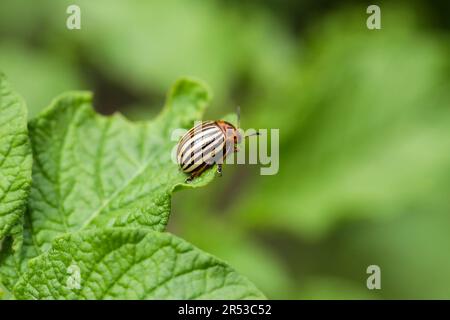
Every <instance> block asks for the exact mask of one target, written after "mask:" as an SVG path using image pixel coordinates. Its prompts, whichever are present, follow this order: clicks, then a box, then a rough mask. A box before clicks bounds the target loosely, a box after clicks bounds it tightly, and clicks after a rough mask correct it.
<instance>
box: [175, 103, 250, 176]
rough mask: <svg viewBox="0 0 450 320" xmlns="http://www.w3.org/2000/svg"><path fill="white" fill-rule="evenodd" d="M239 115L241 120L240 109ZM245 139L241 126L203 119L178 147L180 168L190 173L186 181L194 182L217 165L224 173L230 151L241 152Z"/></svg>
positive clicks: (219, 170)
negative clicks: (239, 150) (241, 132)
mask: <svg viewBox="0 0 450 320" xmlns="http://www.w3.org/2000/svg"><path fill="white" fill-rule="evenodd" d="M237 116H238V123H239V118H240V117H239V109H238V111H237ZM238 127H239V125H238ZM255 134H256V135H258V133H255ZM241 140H242V137H241V134H240V132H239V130H238V128H236V127H235V126H234V125H233V124H231V123H230V122H227V121H224V120H216V121H203V122H201V123H200V124H198V125H196V126H194V127H193V128H191V129H190V130H189V131H188V132H186V133H185V134H184V135H183V136H182V137H181V139H180V141H179V143H178V147H177V162H178V164H179V166H180V169H181V171H183V172H184V173H187V174H190V176H189V178H187V179H186V181H187V182H190V181H192V180H193V179H194V178H195V177H198V176H200V175H201V174H202V173H203V172H204V171H205V170H206V169H208V168H209V167H211V166H213V165H214V164H217V173H218V175H219V176H221V175H222V164H223V161H224V160H225V158H226V157H227V156H228V155H229V154H230V153H232V152H237V151H238V147H237V145H238V144H239V143H241Z"/></svg>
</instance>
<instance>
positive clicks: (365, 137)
mask: <svg viewBox="0 0 450 320" xmlns="http://www.w3.org/2000/svg"><path fill="white" fill-rule="evenodd" d="M76 3H77V4H79V5H80V7H81V12H82V29H81V30H73V31H69V30H67V29H66V28H65V19H66V17H67V15H66V14H65V10H66V8H67V6H68V5H69V4H73V2H71V1H68V0H62V1H58V2H57V3H55V1H53V0H40V1H39V5H36V6H32V7H30V6H29V4H28V3H26V2H23V1H16V0H3V1H0V39H1V40H0V69H2V70H4V71H7V74H8V75H9V77H10V79H11V80H12V82H13V83H14V85H15V88H16V89H17V91H18V92H21V94H23V96H24V97H25V98H26V101H27V102H28V104H27V105H28V107H29V114H30V115H32V116H33V115H35V114H36V112H37V111H38V110H41V109H42V107H44V106H45V105H46V104H47V102H48V101H49V99H50V98H51V97H54V96H55V94H59V93H60V92H62V91H64V90H68V89H71V90H73V89H77V90H79V89H84V88H90V89H93V90H94V91H95V97H96V101H94V106H95V107H98V110H100V111H101V112H106V113H110V112H112V111H114V110H120V112H122V113H124V114H126V115H127V116H129V115H130V114H133V117H134V119H138V120H143V119H149V118H151V117H153V115H155V114H157V113H158V112H159V110H158V109H157V108H156V107H155V106H158V105H160V104H162V100H163V96H164V93H165V90H166V88H167V87H168V86H169V84H170V83H171V82H172V81H173V79H176V78H177V77H178V76H180V75H185V74H188V75H193V76H198V77H200V78H202V79H204V80H205V81H206V82H207V83H209V84H210V85H211V87H212V89H213V91H214V92H215V93H216V96H215V99H214V101H215V103H214V104H213V105H211V107H210V108H208V111H207V112H208V113H207V116H206V117H205V119H216V118H219V117H220V116H221V115H222V114H224V113H227V112H229V111H234V109H235V106H236V105H240V106H241V110H242V119H241V120H242V121H241V124H242V126H243V127H244V128H247V127H254V128H278V129H280V171H279V173H278V174H277V175H276V176H265V177H261V176H260V175H259V174H258V168H257V166H225V168H224V175H223V177H222V178H221V179H216V181H213V182H212V183H210V184H209V185H208V188H196V189H195V190H190V192H180V193H176V195H175V196H174V197H173V205H172V208H171V211H172V214H171V218H170V223H169V225H168V230H169V231H170V232H172V233H174V234H177V235H179V236H182V237H183V238H184V239H186V240H188V241H190V242H192V243H193V244H195V245H197V246H198V247H199V248H201V249H202V250H205V251H207V252H210V253H212V254H214V255H216V256H218V257H220V258H222V259H224V260H225V261H228V262H230V263H231V264H232V265H233V267H234V268H236V270H238V271H239V272H241V273H242V274H245V275H247V276H248V277H249V279H250V280H251V281H253V282H254V283H256V284H257V285H258V287H260V288H261V289H263V291H264V293H265V294H267V296H268V297H270V298H295V299H296V298H305V299H308V298H333V299H334V298H336V299H339V298H400V299H402V298H430V297H434V298H448V297H449V294H448V288H446V284H447V283H449V281H450V280H449V279H450V272H449V270H450V268H449V265H450V255H448V254H447V253H446V252H447V251H448V250H447V243H448V242H449V241H450V240H449V236H448V232H447V230H448V228H449V225H450V221H449V220H448V212H450V208H449V206H448V194H449V193H450V192H449V190H450V176H449V172H450V171H449V169H450V168H449V165H450V159H449V153H448V152H447V150H448V149H449V144H450V140H449V137H450V134H449V128H450V125H449V124H450V119H449V108H448V106H449V101H450V95H449V92H450V90H449V88H450V85H449V84H450V78H449V74H450V73H449V72H448V70H450V65H449V60H448V58H447V57H448V56H449V49H450V47H449V46H448V43H450V42H449V41H448V40H449V35H450V33H449V29H448V27H449V26H448V23H442V22H448V19H447V17H446V16H445V14H444V13H445V12H446V10H444V8H443V7H442V6H441V7H440V6H439V5H434V4H433V5H432V4H431V3H429V2H426V1H418V2H414V4H412V3H410V2H405V1H403V2H398V3H395V4H393V3H384V2H383V3H381V4H379V5H380V7H381V11H382V14H381V19H382V29H381V30H368V29H367V28H366V25H365V22H366V18H367V14H366V12H365V9H366V6H364V5H360V4H357V3H355V2H352V3H346V4H342V5H341V4H340V3H337V2H334V3H333V5H328V4H324V3H323V2H321V1H301V2H299V1H282V2H276V3H275V2H274V1H269V2H267V1H266V2H261V1H260V2H250V3H249V2H242V1H241V2H239V1H232V2H227V3H225V2H224V1H220V0H219V1H211V2H208V3H207V4H205V3H204V1H199V0H169V1H164V2H162V1H146V2H144V1H139V0H131V1H127V2H114V3H112V2H111V1H106V0H99V1H87V0H80V1H76ZM18 16H20V17H21V19H17V18H16V17H18ZM289 18H290V19H289ZM442 19H443V20H442ZM152 106H153V107H152ZM116 117H117V116H114V117H113V118H116ZM94 118H95V119H96V120H94V119H90V121H91V122H95V123H96V125H95V127H96V128H98V127H99V126H100V128H101V123H103V122H105V121H107V120H105V119H109V118H104V117H101V116H95V117H94ZM119 118H120V117H119ZM100 119H101V120H100ZM33 121H34V120H33ZM47 121H48V119H47ZM124 122H125V123H127V121H124ZM124 127H127V128H128V126H127V125H125V126H124ZM95 132H97V131H95ZM130 132H133V130H130ZM86 135H89V134H88V133H86V134H84V136H86ZM95 136H96V135H95V134H94V137H95ZM43 141H44V140H42V143H43ZM48 141H52V140H48ZM41 146H43V144H42V145H41ZM87 146H90V145H89V144H87ZM42 155H43V156H44V154H42ZM47 155H48V154H47ZM88 155H89V154H88ZM88 155H87V156H88ZM88 169H91V168H88ZM88 172H89V171H88ZM85 175H86V174H85ZM87 181H88V182H89V181H91V180H90V179H88V180H87ZM88 185H89V184H88ZM36 190H37V189H36ZM81 191H82V190H81ZM95 191H97V190H95ZM51 194H52V197H54V193H51ZM90 197H92V198H93V200H94V201H95V200H96V199H95V198H96V197H97V194H96V193H94V194H93V195H90V196H89V199H90ZM62 203H64V201H63V202H62ZM82 205H83V204H81V203H78V204H76V206H75V207H81V206H82ZM84 205H86V204H84ZM63 208H64V207H63ZM69 209H73V203H71V207H70V208H69ZM53 212H59V211H58V210H56V211H53ZM110 214H112V211H111V212H109V213H108V214H106V215H104V216H103V215H102V217H104V218H105V219H106V220H108V221H109V222H111V223H113V222H114V223H116V225H122V224H120V223H119V224H118V220H117V219H116V217H115V216H112V215H110ZM119 216H122V215H121V213H119ZM125 216H126V214H125ZM52 217H56V215H52ZM143 217H148V216H147V215H143V216H142V218H141V219H144V218H143ZM25 218H26V219H25V233H24V245H23V248H24V249H22V250H21V251H20V252H16V254H15V255H14V256H15V257H16V258H15V259H12V257H13V255H12V248H11V245H12V242H11V241H12V239H10V238H8V237H7V238H6V239H5V240H4V242H3V248H4V249H3V250H2V251H1V252H0V261H2V262H1V263H3V265H7V266H9V268H3V269H2V270H0V272H6V271H11V270H12V271H13V272H12V273H9V276H4V277H3V278H2V280H3V281H8V282H9V284H8V285H7V284H6V283H5V287H7V288H11V287H12V286H13V285H14V283H15V282H16V280H17V274H16V271H18V272H19V273H22V272H24V271H25V270H26V263H23V262H24V261H27V259H28V258H29V257H33V256H36V255H38V254H39V252H34V250H37V249H39V250H41V249H40V248H39V246H34V245H33V237H31V235H32V234H33V232H32V227H34V224H33V223H32V222H33V221H34V220H33V217H31V216H29V215H26V217H25ZM41 218H42V217H41ZM41 218H38V221H39V223H41V222H42V219H41ZM72 219H75V221H74V222H75V224H74V225H73V228H72V229H71V230H74V231H75V230H77V228H78V227H77V226H76V224H77V223H79V221H76V220H77V219H78V216H72ZM152 219H153V218H152ZM81 220H82V219H81ZM127 221H128V220H127ZM140 222H142V221H135V222H133V224H132V225H133V226H137V227H139V228H141V227H144V228H148V229H151V227H152V224H151V223H150V224H149V223H148V220H147V221H145V223H144V224H141V223H140ZM101 223H103V221H102V222H101ZM124 225H126V224H124ZM44 227H45V228H46V231H45V232H41V233H40V236H39V241H40V245H41V246H42V248H43V250H44V251H46V250H47V247H48V246H49V245H50V243H51V242H52V236H51V235H50V233H48V231H51V230H49V229H48V228H49V224H48V223H46V224H45V226H44ZM90 227H95V225H92V226H90ZM59 233H60V232H59V231H58V232H56V233H55V234H59ZM36 243H37V241H36ZM26 248H29V249H31V250H27V249H26ZM21 256H22V257H21ZM5 257H8V258H7V259H6V258H5ZM374 263H375V264H379V265H380V266H381V268H382V290H380V291H377V292H374V291H371V292H368V291H367V288H366V287H365V279H366V274H365V270H366V267H367V266H368V265H369V264H374ZM255 265H258V268H257V269H255V268H254V266H255ZM0 269H1V268H0Z"/></svg>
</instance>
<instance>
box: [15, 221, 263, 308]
mask: <svg viewBox="0 0 450 320" xmlns="http://www.w3.org/2000/svg"><path fill="white" fill-rule="evenodd" d="M15 295H16V297H18V298H22V299H246V298H247V299H261V298H264V296H263V295H262V294H261V293H260V292H259V291H258V289H256V288H255V287H254V285H253V284H251V283H250V282H249V281H248V280H247V279H245V278H243V277H242V276H240V275H238V274H237V273H236V272H235V271H234V270H232V269H231V268H230V267H228V266H227V265H226V264H224V263H223V262H221V261H219V260H217V259H215V258H214V257H212V256H210V255H209V254H206V253H204V252H202V251H200V250H199V249H197V248H195V247H193V246H192V245H190V244H188V243H187V242H185V241H184V240H181V239H179V238H177V237H175V236H173V235H171V234H168V233H161V232H155V231H149V230H144V229H129V228H110V229H108V228H107V229H102V230H88V231H82V232H79V233H73V234H70V235H66V236H63V237H61V238H59V239H57V240H55V241H54V243H53V247H52V249H50V250H49V251H48V252H47V253H45V254H43V255H41V256H39V257H38V258H36V259H33V260H31V262H30V269H29V271H28V272H26V273H25V274H24V276H23V278H22V279H21V280H20V281H19V282H18V283H17V285H16V287H15Z"/></svg>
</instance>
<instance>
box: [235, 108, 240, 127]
mask: <svg viewBox="0 0 450 320" xmlns="http://www.w3.org/2000/svg"><path fill="white" fill-rule="evenodd" d="M236 116H237V128H238V129H239V128H240V127H241V107H239V106H237V107H236Z"/></svg>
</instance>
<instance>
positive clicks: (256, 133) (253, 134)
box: [245, 132, 259, 138]
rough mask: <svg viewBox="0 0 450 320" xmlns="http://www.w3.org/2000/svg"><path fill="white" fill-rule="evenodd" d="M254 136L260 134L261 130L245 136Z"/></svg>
mask: <svg viewBox="0 0 450 320" xmlns="http://www.w3.org/2000/svg"><path fill="white" fill-rule="evenodd" d="M252 136H259V132H255V133H251V134H248V135H246V136H245V138H247V137H252Z"/></svg>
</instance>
